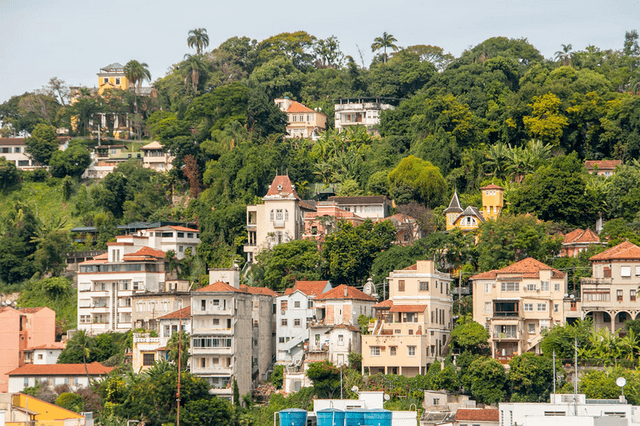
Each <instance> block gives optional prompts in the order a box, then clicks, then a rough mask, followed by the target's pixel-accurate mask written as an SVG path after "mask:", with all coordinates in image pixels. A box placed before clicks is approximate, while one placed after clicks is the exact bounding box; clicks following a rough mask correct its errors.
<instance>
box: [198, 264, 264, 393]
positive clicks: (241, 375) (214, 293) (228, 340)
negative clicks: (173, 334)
mask: <svg viewBox="0 0 640 426" xmlns="http://www.w3.org/2000/svg"><path fill="white" fill-rule="evenodd" d="M216 277H217V278H224V277H225V274H224V273H223V271H220V270H213V271H210V282H213V283H212V284H210V285H208V286H207V287H204V288H201V289H199V290H197V291H195V292H193V293H192V295H191V317H192V323H191V328H192V333H191V358H190V362H191V372H192V373H193V374H196V375H198V376H200V377H203V378H205V379H206V380H207V381H208V382H209V384H210V385H211V386H212V391H211V392H213V393H214V394H215V395H217V396H219V397H222V398H226V399H231V398H232V396H233V386H232V385H233V381H234V380H236V382H237V383H238V388H239V390H240V394H241V395H244V394H246V393H247V392H249V391H250V390H251V389H252V384H253V383H254V381H256V380H258V379H261V380H264V379H265V374H266V371H267V368H268V363H267V362H266V360H267V359H268V360H269V363H270V361H271V359H272V357H273V351H272V347H273V346H272V336H273V334H274V332H275V330H274V329H273V318H274V298H273V296H272V295H270V294H268V293H267V292H263V291H262V290H257V291H249V290H248V289H241V288H239V285H238V282H239V274H238V271H237V270H235V271H231V273H230V274H228V275H226V278H227V279H228V281H229V282H222V281H214V280H215V278H216ZM212 278H213V279H212ZM254 329H257V330H254ZM267 341H268V343H267Z"/></svg>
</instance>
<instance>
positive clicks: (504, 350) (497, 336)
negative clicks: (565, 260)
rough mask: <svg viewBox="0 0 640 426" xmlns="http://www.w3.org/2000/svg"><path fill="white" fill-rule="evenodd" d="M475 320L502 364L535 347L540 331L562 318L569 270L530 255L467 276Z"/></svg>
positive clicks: (561, 321)
mask: <svg viewBox="0 0 640 426" xmlns="http://www.w3.org/2000/svg"><path fill="white" fill-rule="evenodd" d="M471 281H472V282H473V320H474V321H476V322H478V323H480V324H482V325H484V326H485V327H486V328H487V330H488V331H489V345H490V347H491V353H492V354H493V357H494V358H496V359H498V360H499V361H501V362H503V363H506V362H508V361H509V360H510V359H511V358H512V357H513V356H516V355H521V354H523V353H525V352H530V351H534V352H536V353H538V352H539V347H538V343H540V340H542V330H544V329H546V328H550V327H552V326H553V325H554V324H561V323H564V321H565V314H564V295H565V293H566V291H567V275H566V274H564V273H563V272H560V271H558V270H557V269H553V268H552V267H550V266H547V265H545V264H544V263H542V262H539V261H537V260H535V259H533V258H530V257H529V258H526V259H523V260H521V261H519V262H516V263H514V264H513V265H510V266H507V267H506V268H502V269H497V270H493V271H488V272H483V273H481V274H477V275H474V276H473V277H471Z"/></svg>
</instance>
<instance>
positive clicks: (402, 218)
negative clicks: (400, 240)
mask: <svg viewBox="0 0 640 426" xmlns="http://www.w3.org/2000/svg"><path fill="white" fill-rule="evenodd" d="M386 219H389V220H396V221H398V222H400V223H413V222H415V221H416V220H415V219H414V218H412V217H411V216H409V215H408V214H403V213H396V214H394V215H393V216H389V217H388V218H386Z"/></svg>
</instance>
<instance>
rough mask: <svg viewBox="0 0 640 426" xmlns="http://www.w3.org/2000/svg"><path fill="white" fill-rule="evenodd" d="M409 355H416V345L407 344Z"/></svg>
mask: <svg viewBox="0 0 640 426" xmlns="http://www.w3.org/2000/svg"><path fill="white" fill-rule="evenodd" d="M407 355H408V356H416V347H415V346H407Z"/></svg>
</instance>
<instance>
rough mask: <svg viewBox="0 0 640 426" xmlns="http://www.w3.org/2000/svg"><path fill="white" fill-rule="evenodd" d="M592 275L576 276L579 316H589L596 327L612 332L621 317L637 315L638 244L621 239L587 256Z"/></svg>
mask: <svg viewBox="0 0 640 426" xmlns="http://www.w3.org/2000/svg"><path fill="white" fill-rule="evenodd" d="M589 260H590V261H591V268H592V274H591V275H592V276H591V277H588V278H582V279H581V280H580V307H581V313H582V317H584V318H592V319H593V324H594V326H595V328H596V329H601V328H604V327H606V328H609V329H610V330H611V331H612V332H614V331H616V330H619V329H621V328H622V327H624V323H625V321H628V320H634V319H638V318H640V309H639V308H638V302H637V293H638V287H639V286H640V247H638V246H637V245H635V244H633V243H631V242H629V241H624V242H622V243H620V244H618V245H617V246H615V247H611V248H609V249H607V250H605V251H603V252H602V253H598V254H596V255H595V256H592V257H591V258H590V259H589Z"/></svg>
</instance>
